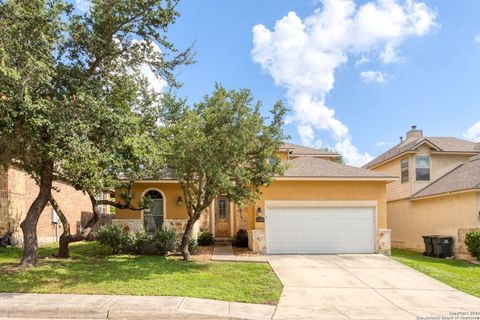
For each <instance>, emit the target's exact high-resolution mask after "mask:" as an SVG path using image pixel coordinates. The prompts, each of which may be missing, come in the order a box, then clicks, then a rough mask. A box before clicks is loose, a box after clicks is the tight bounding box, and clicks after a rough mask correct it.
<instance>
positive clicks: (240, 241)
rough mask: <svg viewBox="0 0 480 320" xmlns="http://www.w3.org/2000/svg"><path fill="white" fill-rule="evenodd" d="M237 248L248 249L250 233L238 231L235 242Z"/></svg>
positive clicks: (242, 230)
mask: <svg viewBox="0 0 480 320" xmlns="http://www.w3.org/2000/svg"><path fill="white" fill-rule="evenodd" d="M233 245H234V246H235V247H240V248H247V247H248V233H247V230H245V229H240V230H238V232H237V234H236V235H235V240H234V241H233Z"/></svg>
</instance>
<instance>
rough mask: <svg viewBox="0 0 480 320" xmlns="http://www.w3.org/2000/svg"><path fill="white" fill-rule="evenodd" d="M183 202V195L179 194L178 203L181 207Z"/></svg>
mask: <svg viewBox="0 0 480 320" xmlns="http://www.w3.org/2000/svg"><path fill="white" fill-rule="evenodd" d="M182 204H183V200H182V196H178V199H177V205H178V206H179V207H181V206H182Z"/></svg>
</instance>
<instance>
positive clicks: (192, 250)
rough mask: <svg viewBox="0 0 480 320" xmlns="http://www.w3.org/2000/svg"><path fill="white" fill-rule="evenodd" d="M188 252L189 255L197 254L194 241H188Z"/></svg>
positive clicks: (195, 241) (196, 246)
mask: <svg viewBox="0 0 480 320" xmlns="http://www.w3.org/2000/svg"><path fill="white" fill-rule="evenodd" d="M188 252H190V254H197V252H198V242H197V240H195V239H190V240H189V241H188Z"/></svg>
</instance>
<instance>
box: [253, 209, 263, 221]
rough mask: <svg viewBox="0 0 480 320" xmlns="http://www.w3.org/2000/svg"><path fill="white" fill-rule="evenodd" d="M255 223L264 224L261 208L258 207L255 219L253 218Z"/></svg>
mask: <svg viewBox="0 0 480 320" xmlns="http://www.w3.org/2000/svg"><path fill="white" fill-rule="evenodd" d="M255 221H256V222H265V218H264V217H263V216H262V208H260V207H258V209H257V217H256V218H255Z"/></svg>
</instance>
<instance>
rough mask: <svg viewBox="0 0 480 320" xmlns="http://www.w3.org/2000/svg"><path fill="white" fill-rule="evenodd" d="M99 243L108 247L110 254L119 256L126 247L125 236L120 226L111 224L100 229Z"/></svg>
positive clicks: (98, 234)
mask: <svg viewBox="0 0 480 320" xmlns="http://www.w3.org/2000/svg"><path fill="white" fill-rule="evenodd" d="M96 238H97V240H98V242H100V243H101V244H103V245H106V246H107V247H108V248H109V249H110V252H111V253H113V254H118V253H120V252H122V250H123V248H124V247H125V234H124V233H123V232H122V229H120V227H119V226H117V225H114V224H110V225H105V226H102V227H100V229H98V231H97V233H96Z"/></svg>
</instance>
